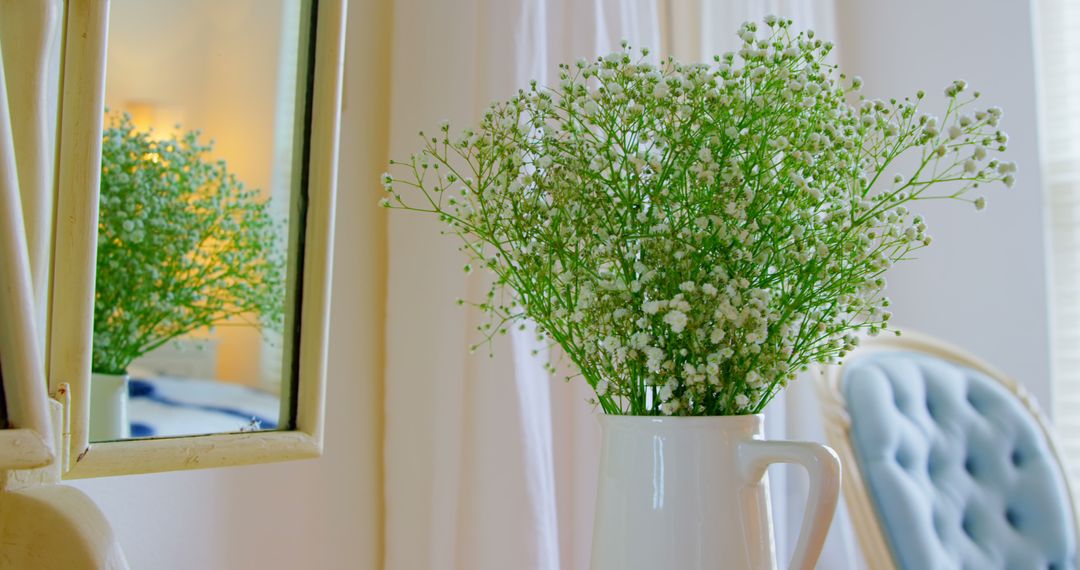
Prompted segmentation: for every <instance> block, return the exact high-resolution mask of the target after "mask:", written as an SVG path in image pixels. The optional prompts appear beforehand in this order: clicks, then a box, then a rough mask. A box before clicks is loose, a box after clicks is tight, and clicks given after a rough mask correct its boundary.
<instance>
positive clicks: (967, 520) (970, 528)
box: [960, 510, 975, 540]
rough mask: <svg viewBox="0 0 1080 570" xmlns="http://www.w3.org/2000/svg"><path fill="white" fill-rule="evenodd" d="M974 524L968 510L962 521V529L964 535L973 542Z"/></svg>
mask: <svg viewBox="0 0 1080 570" xmlns="http://www.w3.org/2000/svg"><path fill="white" fill-rule="evenodd" d="M974 526H975V525H974V522H973V518H972V516H971V513H970V512H969V511H967V510H965V511H964V518H963V519H961V521H960V528H961V529H963V531H964V534H966V535H967V536H968V538H970V539H971V540H975V532H974V530H975V529H974Z"/></svg>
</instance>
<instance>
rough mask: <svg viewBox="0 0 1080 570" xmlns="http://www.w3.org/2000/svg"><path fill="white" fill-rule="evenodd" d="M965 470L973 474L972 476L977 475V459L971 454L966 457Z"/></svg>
mask: <svg viewBox="0 0 1080 570" xmlns="http://www.w3.org/2000/svg"><path fill="white" fill-rule="evenodd" d="M964 471H967V473H968V475H971V476H972V478H974V477H976V473H975V459H973V458H972V457H971V456H970V455H969V456H968V457H967V458H966V459H964Z"/></svg>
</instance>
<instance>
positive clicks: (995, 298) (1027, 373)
mask: <svg viewBox="0 0 1080 570" xmlns="http://www.w3.org/2000/svg"><path fill="white" fill-rule="evenodd" d="M836 12H837V17H838V20H839V21H838V30H839V34H840V37H839V38H838V41H837V43H838V46H839V48H840V59H841V65H842V66H843V68H844V70H845V71H847V72H849V73H850V74H852V75H859V76H861V77H862V78H863V80H864V81H865V87H864V91H865V94H866V95H867V96H870V97H890V96H903V95H908V94H914V92H915V91H916V90H917V89H925V90H926V92H927V94H928V96H927V100H929V101H931V102H935V101H936V102H940V101H942V100H943V94H942V91H943V90H944V87H945V86H946V85H947V84H948V83H949V82H951V81H952V80H954V79H965V80H967V81H968V83H969V85H971V86H973V87H974V88H975V89H978V90H981V91H982V94H983V95H982V99H981V100H982V102H983V104H984V105H997V106H1000V107H1002V108H1003V109H1004V110H1005V115H1004V119H1003V127H1004V129H1005V130H1006V131H1007V132H1008V133H1009V136H1010V142H1009V145H1010V149H1009V155H1010V157H1011V159H1012V160H1015V161H1016V162H1017V164H1018V165H1019V168H1020V172H1019V175H1018V176H1017V183H1016V186H1015V187H1014V188H1012V189H1006V188H1005V187H1004V186H1001V185H994V186H993V187H989V188H985V195H986V196H987V199H988V206H987V209H986V210H985V211H982V212H975V211H974V208H972V207H970V206H969V205H967V204H962V203H943V202H937V203H926V204H919V205H917V206H918V208H917V209H919V210H920V211H922V212H924V213H925V214H926V218H927V224H928V225H929V227H930V229H929V231H930V233H931V234H932V235H933V236H934V243H933V244H932V245H931V246H930V247H929V248H927V249H925V250H922V251H921V252H919V254H918V256H919V259H918V260H917V261H914V262H909V263H907V264H900V265H898V266H897V267H896V268H895V269H894V270H893V271H892V273H891V274H890V275H889V276H888V278H889V292H890V296H891V297H892V299H893V301H894V314H895V315H896V317H895V319H896V321H895V322H896V324H899V325H902V326H906V327H910V328H912V329H914V330H919V331H921V332H925V333H929V334H932V335H935V336H938V337H940V338H943V339H945V340H947V341H950V342H952V343H954V344H957V345H959V346H961V347H963V348H966V349H968V350H969V351H972V352H974V353H975V354H977V355H979V356H981V357H983V358H985V359H987V360H988V361H989V362H991V363H993V364H994V365H996V366H997V367H998V368H1000V369H1002V370H1003V371H1004V372H1006V373H1007V374H1009V375H1011V376H1013V377H1015V378H1017V379H1018V380H1020V381H1021V382H1023V383H1024V384H1025V385H1026V386H1027V387H1028V389H1029V390H1030V391H1031V392H1032V393H1033V394H1034V395H1035V397H1036V398H1038V399H1039V401H1040V402H1043V403H1044V408H1046V409H1049V408H1050V406H1049V405H1048V404H1046V403H1047V402H1049V397H1050V377H1049V374H1050V372H1049V371H1050V356H1049V355H1050V352H1049V350H1050V349H1049V338H1048V336H1049V325H1048V321H1047V313H1048V311H1047V302H1048V295H1047V283H1048V279H1047V274H1046V253H1045V248H1044V240H1045V236H1044V231H1045V230H1044V225H1043V217H1044V216H1043V214H1044V212H1043V203H1044V202H1043V195H1042V182H1041V177H1040V172H1039V155H1038V148H1037V147H1038V133H1037V131H1036V122H1037V121H1036V108H1037V104H1036V91H1035V72H1034V54H1033V49H1034V48H1033V42H1032V27H1031V7H1030V4H1029V2H1028V1H1023V0H1021V1H1017V0H949V1H947V2H942V1H940V0H904V1H902V2H898V1H896V0H838V2H837V11H836ZM943 110H944V108H943V107H942V106H941V105H939V106H938V108H937V109H936V110H935V112H937V113H940V112H941V111H943ZM979 190H984V189H982V188H980V189H979Z"/></svg>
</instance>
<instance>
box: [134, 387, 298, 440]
mask: <svg viewBox="0 0 1080 570" xmlns="http://www.w3.org/2000/svg"><path fill="white" fill-rule="evenodd" d="M279 407H280V400H279V398H278V396H277V395H276V394H271V393H269V392H264V391H262V390H257V389H255V388H251V387H248V386H241V385H238V384H229V383H226V382H217V381H210V380H199V379H194V378H169V377H158V378H132V379H131V380H130V383H129V384H128V420H129V421H130V422H131V437H172V436H182V435H198V434H207V433H222V432H239V431H258V430H268V429H276V428H277V426H278V414H279Z"/></svg>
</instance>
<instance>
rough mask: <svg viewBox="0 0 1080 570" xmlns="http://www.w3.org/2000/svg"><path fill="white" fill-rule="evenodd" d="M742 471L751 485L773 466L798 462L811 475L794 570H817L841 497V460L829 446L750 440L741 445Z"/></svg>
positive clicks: (793, 560) (793, 558)
mask: <svg viewBox="0 0 1080 570" xmlns="http://www.w3.org/2000/svg"><path fill="white" fill-rule="evenodd" d="M739 458H740V460H741V461H740V463H741V465H740V469H741V470H742V474H743V476H744V477H746V480H747V481H749V482H757V481H760V480H761V478H762V477H764V476H765V469H766V468H767V467H768V466H769V465H771V464H773V463H796V464H798V465H802V466H803V467H804V468H805V469H806V472H807V474H809V475H810V496H809V497H808V500H807V506H806V513H805V514H804V515H803V522H802V528H801V529H800V530H799V543H798V545H797V546H796V547H795V554H793V555H792V557H791V565H790V566H789V568H791V570H814V566H815V565H816V564H817V560H818V558H819V557H820V556H821V550H822V548H824V546H825V537H826V535H828V533H829V525H830V524H832V519H833V515H834V514H835V513H836V501H837V499H839V497H840V459H839V458H838V457H837V456H836V452H834V451H833V450H832V449H830V448H829V447H826V446H824V445H821V444H818V443H810V442H802V441H764V440H759V439H755V440H751V441H746V442H743V443H742V444H740V446H739Z"/></svg>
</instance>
